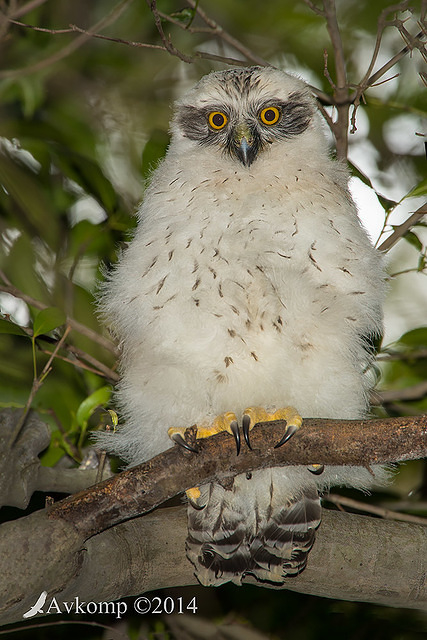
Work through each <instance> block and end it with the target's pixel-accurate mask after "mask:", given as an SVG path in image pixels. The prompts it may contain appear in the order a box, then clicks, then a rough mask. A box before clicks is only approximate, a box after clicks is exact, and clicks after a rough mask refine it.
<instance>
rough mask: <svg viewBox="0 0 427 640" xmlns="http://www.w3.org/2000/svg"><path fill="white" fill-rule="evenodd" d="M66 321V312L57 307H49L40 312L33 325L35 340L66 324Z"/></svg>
mask: <svg viewBox="0 0 427 640" xmlns="http://www.w3.org/2000/svg"><path fill="white" fill-rule="evenodd" d="M65 319H66V318H65V314H64V312H63V311H61V310H60V309H57V308H56V307H48V308H47V309H43V310H42V311H39V312H38V314H37V315H36V317H35V318H34V323H33V332H34V334H33V335H34V338H37V336H40V335H41V334H42V333H48V332H49V331H52V330H53V329H56V328H57V327H60V326H61V324H64V323H65Z"/></svg>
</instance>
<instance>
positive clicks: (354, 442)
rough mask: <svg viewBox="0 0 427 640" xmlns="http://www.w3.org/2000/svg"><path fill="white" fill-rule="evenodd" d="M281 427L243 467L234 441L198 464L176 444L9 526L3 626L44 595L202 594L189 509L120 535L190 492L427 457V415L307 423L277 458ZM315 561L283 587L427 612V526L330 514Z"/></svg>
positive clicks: (217, 444)
mask: <svg viewBox="0 0 427 640" xmlns="http://www.w3.org/2000/svg"><path fill="white" fill-rule="evenodd" d="M283 429H284V423H283V421H277V422H276V423H264V424H260V425H258V426H257V427H256V428H255V429H254V430H253V431H252V432H251V442H252V446H253V450H252V451H249V450H247V449H244V450H242V452H241V454H240V455H239V456H238V457H237V456H236V451H235V443H234V440H233V438H230V436H229V435H228V434H225V433H222V434H219V435H217V436H214V437H212V438H207V439H205V440H203V441H201V442H199V443H198V446H199V447H200V451H199V453H198V454H195V453H189V452H187V451H186V450H184V449H182V448H181V447H178V446H175V447H173V448H171V449H169V450H168V451H166V452H164V453H162V454H160V455H159V456H157V457H156V458H153V460H150V461H149V462H147V463H145V464H143V465H140V466H139V467H136V468H135V469H131V470H129V471H125V472H123V473H121V474H119V475H118V476H116V477H115V478H113V479H111V480H107V481H104V482H103V483H101V484H99V485H96V486H94V487H92V488H90V489H88V490H86V491H83V492H81V493H79V494H77V495H75V496H72V497H70V498H67V499H65V500H63V501H61V502H59V503H57V504H55V505H53V506H51V507H48V508H47V509H46V510H43V511H39V512H36V513H33V514H32V515H30V516H27V517H26V518H21V519H20V520H15V521H12V522H8V523H5V524H4V525H2V526H1V527H0V559H1V560H0V569H1V570H0V616H1V621H2V622H4V623H6V622H12V621H14V620H17V619H19V618H20V617H21V616H22V613H23V612H25V611H26V610H28V608H29V607H30V606H31V605H33V604H34V602H35V601H36V599H37V598H38V596H39V595H40V593H41V591H43V590H46V591H48V593H49V595H50V596H53V595H55V596H56V597H63V598H64V599H66V598H67V597H75V595H76V594H78V595H79V597H80V598H82V599H84V598H87V599H90V600H94V599H95V600H96V599H99V600H101V599H102V600H105V599H117V598H121V597H124V596H126V595H132V594H138V593H141V592H142V591H147V590H150V589H158V588H163V587H167V586H174V585H175V586H182V585H187V584H195V579H194V577H193V575H192V568H191V565H190V564H189V563H188V561H187V560H186V557H185V550H184V540H185V537H186V519H185V515H184V513H183V511H184V509H183V508H182V509H178V512H179V519H178V520H174V517H175V516H174V514H175V513H176V511H173V512H172V513H171V510H169V509H161V510H158V511H156V512H155V513H152V514H150V515H149V516H148V517H147V518H137V519H136V520H133V521H132V522H125V523H123V524H120V525H119V526H114V525H117V524H118V523H120V522H122V521H123V520H129V519H131V518H134V517H135V516H138V515H139V514H141V513H144V512H147V511H151V510H153V508H154V507H155V506H156V505H159V504H160V503H161V502H163V501H164V500H166V499H167V498H169V497H172V496H174V495H176V494H177V493H180V492H182V491H184V490H185V489H187V488H189V487H191V486H194V485H197V484H201V483H203V482H207V481H210V480H223V479H226V478H227V477H230V476H232V475H235V474H237V473H243V472H245V471H250V470H254V469H256V468H265V467H271V466H272V465H277V466H280V465H283V464H310V463H312V462H314V461H315V462H319V463H326V464H359V465H369V464H373V463H383V462H388V461H391V460H407V459H411V458H417V457H422V456H425V455H426V453H427V416H419V417H415V418H394V419H388V420H370V421H369V420H361V421H338V420H336V421H333V420H314V419H313V420H305V421H304V424H303V427H302V429H301V430H300V431H299V432H298V433H297V434H296V435H295V436H294V437H293V438H291V440H290V441H289V442H288V443H287V444H286V445H285V446H284V447H281V448H279V449H274V445H275V443H276V442H277V441H278V440H279V439H280V437H281V435H282V434H283ZM189 433H190V434H191V430H190V431H189ZM349 518H350V519H349ZM112 526H113V529H111V527H112ZM106 529H108V531H107V530H106ZM103 530H105V531H103ZM101 531H103V533H101V534H99V532H101ZM94 534H98V535H96V536H95V537H93V538H92V536H94ZM323 536H326V537H323ZM89 538H91V539H90V540H88V539H89ZM322 540H323V542H324V544H323V542H322ZM83 549H84V553H83ZM112 549H114V553H112ZM402 550H404V552H403V551H402ZM312 554H314V555H311V559H310V564H309V568H308V569H307V570H306V571H304V572H303V574H302V575H301V576H298V578H295V579H291V580H289V581H286V584H285V588H290V589H293V590H296V591H302V592H305V593H312V594H317V595H323V596H328V597H338V598H343V599H349V600H362V601H371V602H377V603H386V604H390V605H395V606H410V607H414V608H427V596H426V593H425V587H424V586H422V585H421V583H420V582H419V573H420V572H421V573H422V572H423V571H425V568H424V567H423V565H422V563H421V565H420V562H421V560H420V559H422V558H424V557H427V535H426V528H424V527H420V526H417V525H412V524H407V523H405V524H398V523H395V522H384V521H380V520H374V519H369V518H363V517H357V516H347V515H346V514H328V513H325V514H324V522H323V525H322V527H321V529H320V531H319V541H318V543H317V544H316V545H315V546H314V549H313V552H312ZM318 554H319V555H318ZM117 563H118V564H117ZM414 567H417V569H416V570H414ZM414 585H415V586H414ZM416 585H418V587H417V588H415V587H416ZM1 612H2V613H1Z"/></svg>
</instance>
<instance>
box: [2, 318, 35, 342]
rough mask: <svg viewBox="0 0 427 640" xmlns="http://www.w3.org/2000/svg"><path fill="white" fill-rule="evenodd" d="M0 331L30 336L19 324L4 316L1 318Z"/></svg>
mask: <svg viewBox="0 0 427 640" xmlns="http://www.w3.org/2000/svg"><path fill="white" fill-rule="evenodd" d="M0 333H11V334H13V335H15V336H25V337H27V338H28V337H29V336H28V334H27V333H25V331H24V330H23V329H22V328H21V327H20V326H19V325H17V324H15V323H14V322H11V321H10V320H5V319H4V318H0Z"/></svg>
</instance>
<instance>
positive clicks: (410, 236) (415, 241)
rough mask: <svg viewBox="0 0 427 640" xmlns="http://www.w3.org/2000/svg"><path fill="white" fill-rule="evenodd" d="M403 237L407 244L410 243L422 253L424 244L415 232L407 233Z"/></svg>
mask: <svg viewBox="0 0 427 640" xmlns="http://www.w3.org/2000/svg"><path fill="white" fill-rule="evenodd" d="M403 237H404V238H405V240H406V241H407V242H409V244H412V246H413V247H415V248H416V250H417V251H422V248H423V243H422V242H421V240H420V239H419V237H418V236H417V235H416V234H415V233H414V232H413V231H407V232H406V233H405V234H404V236H403Z"/></svg>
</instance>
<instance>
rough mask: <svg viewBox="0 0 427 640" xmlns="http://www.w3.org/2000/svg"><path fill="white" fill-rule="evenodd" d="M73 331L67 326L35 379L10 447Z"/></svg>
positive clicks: (10, 445)
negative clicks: (55, 359) (56, 358)
mask: <svg viewBox="0 0 427 640" xmlns="http://www.w3.org/2000/svg"><path fill="white" fill-rule="evenodd" d="M70 331H71V327H70V326H66V327H65V331H64V333H63V335H62V337H61V339H60V340H59V341H58V343H57V345H56V347H55V349H54V350H53V351H52V353H51V355H50V358H49V360H48V361H47V362H46V364H45V366H44V367H43V371H42V372H41V373H40V375H39V376H37V377H36V378H34V380H33V384H32V386H31V391H30V393H29V395H28V399H27V402H26V404H25V407H24V410H23V412H22V414H21V417H20V418H19V420H18V422H17V423H16V426H15V428H14V430H13V432H12V434H11V437H10V440H9V444H8V446H9V447H12V446H13V445H14V443H15V442H16V440H17V439H18V436H19V434H20V433H21V429H22V427H23V425H24V422H25V420H26V418H27V415H28V412H29V410H30V408H31V404H32V402H33V400H34V397H35V395H36V393H37V392H38V390H39V389H40V387H41V386H42V384H43V382H44V380H45V378H46V376H48V375H49V373H50V371H51V365H52V362H53V359H54V358H55V356H56V354H57V353H58V351H59V349H60V348H61V346H62V344H63V343H64V341H65V338H66V337H67V335H68V334H69V332H70Z"/></svg>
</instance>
